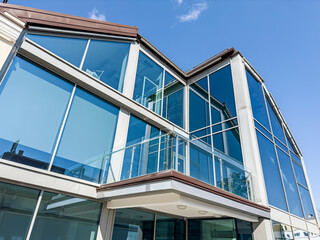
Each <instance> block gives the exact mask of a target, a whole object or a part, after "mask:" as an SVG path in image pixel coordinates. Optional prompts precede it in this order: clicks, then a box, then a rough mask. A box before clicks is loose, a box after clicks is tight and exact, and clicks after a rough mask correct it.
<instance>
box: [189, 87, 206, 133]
mask: <svg viewBox="0 0 320 240" xmlns="http://www.w3.org/2000/svg"><path fill="white" fill-rule="evenodd" d="M208 108H209V105H208V103H207V102H206V101H205V100H204V99H202V98H201V97H200V96H198V95H197V94H196V93H194V92H193V91H190V92H189V111H190V120H189V121H190V123H189V124H190V125H189V129H190V131H194V130H197V129H199V128H203V127H206V126H209V125H210V122H209V121H208V118H209V109H208Z"/></svg>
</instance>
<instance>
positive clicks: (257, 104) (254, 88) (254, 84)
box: [246, 71, 271, 131]
mask: <svg viewBox="0 0 320 240" xmlns="http://www.w3.org/2000/svg"><path fill="white" fill-rule="evenodd" d="M246 74H247V80H248V86H249V92H250V100H251V107H252V112H253V117H254V118H255V119H256V120H257V121H258V122H260V123H261V124H262V125H263V126H264V127H265V128H267V129H268V130H269V131H271V130H270V125H269V119H268V113H267V109H266V104H265V100H264V93H263V90H262V86H261V84H260V83H259V82H258V81H256V80H255V79H254V78H253V77H252V75H251V74H250V73H249V72H248V71H246Z"/></svg>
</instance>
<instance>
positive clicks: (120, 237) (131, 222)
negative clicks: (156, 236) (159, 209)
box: [112, 209, 154, 240]
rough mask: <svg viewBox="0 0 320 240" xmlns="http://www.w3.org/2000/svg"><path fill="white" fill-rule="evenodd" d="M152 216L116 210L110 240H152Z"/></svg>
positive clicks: (146, 213)
mask: <svg viewBox="0 0 320 240" xmlns="http://www.w3.org/2000/svg"><path fill="white" fill-rule="evenodd" d="M153 233H154V214H152V213H148V212H143V211H138V210H134V209H118V210H117V211H116V217H115V220H114V227H113V235H112V240H129V239H130V240H153Z"/></svg>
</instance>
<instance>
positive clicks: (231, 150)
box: [224, 128, 243, 162]
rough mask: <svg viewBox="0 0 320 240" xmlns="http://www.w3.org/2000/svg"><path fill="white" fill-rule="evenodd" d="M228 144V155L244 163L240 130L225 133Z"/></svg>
mask: <svg viewBox="0 0 320 240" xmlns="http://www.w3.org/2000/svg"><path fill="white" fill-rule="evenodd" d="M224 133H225V136H226V142H227V146H228V155H229V156H230V157H232V158H234V159H236V160H238V161H239V162H243V159H242V152H241V142H240V135H239V129H238V128H234V129H231V130H228V131H225V132H224Z"/></svg>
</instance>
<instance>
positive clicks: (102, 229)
mask: <svg viewBox="0 0 320 240" xmlns="http://www.w3.org/2000/svg"><path fill="white" fill-rule="evenodd" d="M115 212H116V210H112V209H108V208H107V202H104V203H103V205H102V209H101V216H100V222H99V227H98V232H97V238H96V240H111V239H112V232H113V225H114V217H115Z"/></svg>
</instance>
